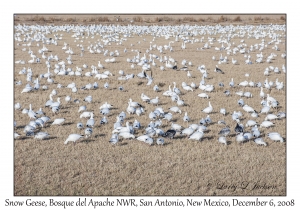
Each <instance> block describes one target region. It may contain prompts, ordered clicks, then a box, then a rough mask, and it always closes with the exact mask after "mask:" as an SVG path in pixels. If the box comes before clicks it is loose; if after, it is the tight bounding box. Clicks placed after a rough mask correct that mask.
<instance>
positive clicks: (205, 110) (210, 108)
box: [202, 101, 213, 114]
mask: <svg viewBox="0 0 300 210" xmlns="http://www.w3.org/2000/svg"><path fill="white" fill-rule="evenodd" d="M208 104H209V106H208V107H206V108H205V109H203V110H202V112H204V113H206V114H209V113H211V112H212V110H213V107H212V106H211V104H210V101H209V102H208Z"/></svg>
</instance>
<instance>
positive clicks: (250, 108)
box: [243, 104, 255, 112]
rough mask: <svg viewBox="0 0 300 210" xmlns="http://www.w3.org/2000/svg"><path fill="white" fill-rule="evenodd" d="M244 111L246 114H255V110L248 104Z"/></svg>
mask: <svg viewBox="0 0 300 210" xmlns="http://www.w3.org/2000/svg"><path fill="white" fill-rule="evenodd" d="M243 109H244V110H245V111H246V112H255V110H254V109H253V108H252V107H250V106H248V105H247V104H245V105H244V106H243Z"/></svg>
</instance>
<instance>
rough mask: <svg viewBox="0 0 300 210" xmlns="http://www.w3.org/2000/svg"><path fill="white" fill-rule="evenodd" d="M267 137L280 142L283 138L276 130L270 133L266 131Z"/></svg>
mask: <svg viewBox="0 0 300 210" xmlns="http://www.w3.org/2000/svg"><path fill="white" fill-rule="evenodd" d="M268 137H269V138H270V139H271V140H273V141H280V142H283V138H282V137H281V136H280V134H279V133H277V132H271V133H268Z"/></svg>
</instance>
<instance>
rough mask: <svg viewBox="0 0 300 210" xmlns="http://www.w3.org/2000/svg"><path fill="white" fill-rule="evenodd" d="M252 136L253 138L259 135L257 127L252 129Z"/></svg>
mask: <svg viewBox="0 0 300 210" xmlns="http://www.w3.org/2000/svg"><path fill="white" fill-rule="evenodd" d="M253 136H254V137H255V138H258V137H259V136H260V131H259V130H258V128H256V129H255V130H253Z"/></svg>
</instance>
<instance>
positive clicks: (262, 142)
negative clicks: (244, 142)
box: [254, 138, 267, 146]
mask: <svg viewBox="0 0 300 210" xmlns="http://www.w3.org/2000/svg"><path fill="white" fill-rule="evenodd" d="M254 142H255V143H256V144H258V145H264V146H267V143H266V142H265V141H264V140H263V139H262V138H256V139H254Z"/></svg>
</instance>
